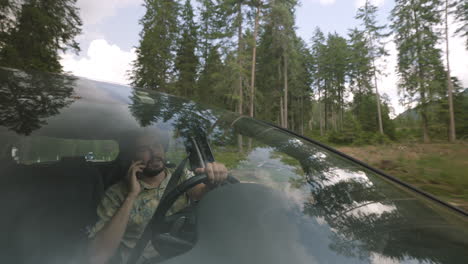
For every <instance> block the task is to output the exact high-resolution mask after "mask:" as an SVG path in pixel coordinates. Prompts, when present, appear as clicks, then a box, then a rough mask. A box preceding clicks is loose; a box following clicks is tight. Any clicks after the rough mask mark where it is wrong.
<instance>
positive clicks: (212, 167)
mask: <svg viewBox="0 0 468 264" xmlns="http://www.w3.org/2000/svg"><path fill="white" fill-rule="evenodd" d="M195 173H196V174H202V173H205V174H206V175H207V176H208V182H209V184H211V185H218V184H221V183H223V182H225V181H226V179H227V177H228V170H227V169H226V166H224V164H222V163H217V162H213V163H207V164H206V167H205V168H198V169H196V170H195Z"/></svg>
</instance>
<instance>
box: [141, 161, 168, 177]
mask: <svg viewBox="0 0 468 264" xmlns="http://www.w3.org/2000/svg"><path fill="white" fill-rule="evenodd" d="M152 165H153V164H152V161H151V160H150V161H148V163H147V164H146V167H145V168H144V169H143V175H145V176H146V177H156V176H158V175H159V174H160V173H161V172H162V171H163V170H164V169H165V168H166V165H165V163H164V162H163V163H162V165H161V166H158V167H156V168H155V167H154V166H152Z"/></svg>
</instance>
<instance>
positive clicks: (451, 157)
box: [340, 143, 468, 210]
mask: <svg viewBox="0 0 468 264" xmlns="http://www.w3.org/2000/svg"><path fill="white" fill-rule="evenodd" d="M340 149H341V150H342V151H344V152H345V153H348V154H350V155H351V156H354V157H357V158H358V159H361V160H363V161H366V162H368V163H369V164H370V165H372V166H374V167H378V168H380V169H381V170H383V171H385V172H387V173H389V174H390V175H392V176H395V177H397V178H399V179H401V180H403V181H405V182H408V183H410V184H412V185H414V186H416V187H418V188H420V189H422V190H424V191H426V192H428V193H431V194H433V195H435V196H437V197H439V198H440V199H442V200H445V201H447V202H450V203H452V204H454V205H457V206H460V207H462V208H464V209H465V210H468V144H466V143H460V144H411V145H407V146H404V149H402V145H392V146H366V147H359V148H358V147H353V148H340Z"/></svg>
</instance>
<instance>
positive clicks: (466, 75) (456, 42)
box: [440, 18, 468, 87]
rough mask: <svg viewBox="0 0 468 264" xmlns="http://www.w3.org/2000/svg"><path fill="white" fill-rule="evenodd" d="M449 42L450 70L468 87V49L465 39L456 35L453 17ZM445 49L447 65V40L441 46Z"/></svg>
mask: <svg viewBox="0 0 468 264" xmlns="http://www.w3.org/2000/svg"><path fill="white" fill-rule="evenodd" d="M449 24H450V25H449V26H450V27H449V28H450V30H449V33H450V34H449V36H450V37H449V44H450V70H451V74H452V76H456V77H458V79H460V81H461V82H462V84H463V87H468V50H466V46H465V39H464V38H462V37H459V36H454V33H455V29H456V28H457V24H455V23H453V18H450V20H449ZM440 48H441V49H442V51H443V55H444V56H443V57H444V65H446V57H447V56H445V54H446V53H445V42H443V45H441V46H440Z"/></svg>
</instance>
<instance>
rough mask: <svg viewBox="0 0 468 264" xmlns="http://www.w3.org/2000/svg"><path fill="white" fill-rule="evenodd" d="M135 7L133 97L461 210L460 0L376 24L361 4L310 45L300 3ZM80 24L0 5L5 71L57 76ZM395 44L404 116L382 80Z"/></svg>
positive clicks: (464, 128) (71, 8)
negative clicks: (142, 92) (356, 168)
mask: <svg viewBox="0 0 468 264" xmlns="http://www.w3.org/2000/svg"><path fill="white" fill-rule="evenodd" d="M143 6H144V9H145V13H144V16H143V17H142V18H141V19H140V21H139V23H140V26H141V32H140V33H139V43H138V45H137V47H136V54H137V57H136V60H135V61H133V64H132V67H131V68H132V70H131V71H130V72H129V76H130V79H131V85H132V86H134V87H141V88H146V89H150V90H155V91H158V92H163V93H168V94H172V95H175V96H181V97H185V98H188V99H190V100H193V101H196V102H200V103H202V104H205V105H208V106H211V107H217V108H223V109H226V110H229V111H233V112H236V113H238V114H240V115H246V116H250V117H253V118H257V119H260V120H264V121H266V122H269V123H273V124H275V125H278V126H281V127H284V128H287V129H289V130H292V131H294V132H296V133H299V134H302V135H305V136H308V137H310V138H312V139H315V140H318V141H321V142H324V143H327V144H330V145H332V146H334V147H336V148H338V149H339V150H341V151H343V152H345V153H347V154H350V155H352V156H355V157H358V159H361V160H363V161H365V162H367V163H369V164H371V165H373V166H375V167H378V168H380V169H382V170H384V171H387V172H389V173H390V174H391V175H395V176H397V177H399V178H402V179H404V180H406V181H407V182H410V183H412V184H414V185H416V186H418V187H420V188H422V189H423V190H426V191H429V192H431V193H434V194H436V195H439V196H440V197H442V198H444V199H447V200H448V201H450V202H452V203H453V204H457V205H459V206H462V207H463V206H464V207H465V208H468V202H467V201H468V191H467V190H468V179H467V177H466V173H465V171H466V164H467V163H466V156H467V154H468V153H467V152H466V151H467V149H468V148H467V147H466V146H467V143H466V142H467V141H466V139H468V89H467V88H465V87H464V86H463V84H462V82H461V80H459V79H458V78H457V77H456V76H453V75H452V72H451V68H450V67H451V66H452V65H451V62H450V60H449V58H450V56H449V54H450V52H451V51H450V49H449V47H450V45H449V41H450V39H451V37H453V36H452V35H451V34H450V32H455V35H456V36H458V37H460V38H461V39H463V40H464V41H465V43H464V45H465V47H466V49H468V1H467V0H395V1H394V8H393V10H392V11H391V14H390V16H389V17H388V18H387V19H386V20H385V21H381V20H382V19H378V17H379V15H380V10H379V9H378V7H377V6H375V5H374V4H373V1H370V0H367V1H365V3H364V5H363V6H362V7H360V8H359V9H358V10H357V12H356V14H355V17H354V18H355V19H356V21H357V23H356V24H357V25H359V26H358V27H356V28H349V29H348V33H347V34H346V35H340V34H338V33H335V32H324V31H323V30H322V29H320V28H318V27H315V25H310V31H311V32H312V33H313V37H312V38H311V39H303V38H302V37H300V36H299V35H298V33H297V26H296V11H297V9H298V8H300V1H298V0H144V1H143ZM82 24H83V22H82V20H81V17H80V10H79V8H78V7H77V0H60V1H58V0H1V1H0V67H9V68H16V69H22V70H35V71H43V72H54V73H64V70H63V67H62V65H61V64H60V55H61V54H63V53H64V52H70V51H72V52H76V53H77V54H78V53H79V52H80V45H79V42H77V40H76V37H78V36H80V34H81V33H82ZM390 44H394V45H395V47H396V50H397V67H396V68H395V69H390V70H393V71H395V72H396V73H397V76H398V83H396V84H395V87H397V89H398V94H399V99H400V102H401V103H402V104H403V105H404V106H405V108H406V111H405V112H403V113H401V114H399V115H396V113H395V112H394V110H393V109H392V105H391V104H390V98H389V96H388V95H386V94H385V93H382V92H381V90H382V89H381V87H379V82H378V80H379V79H380V78H382V76H383V75H384V74H385V70H384V65H382V64H384V63H382V62H385V60H386V58H388V56H389V48H388V47H389V45H390ZM467 59H468V58H467ZM387 70H388V69H387ZM465 85H466V84H465ZM379 89H380V90H379ZM427 143H432V144H427ZM453 143H457V144H453ZM233 144H234V145H236V146H233V150H232V153H230V156H231V157H233V158H232V159H233V160H237V159H238V158H236V157H238V156H243V155H246V152H245V151H244V150H245V149H249V148H246V147H245V146H247V145H248V143H247V142H246V140H244V141H243V140H242V137H238V139H237V142H236V143H233ZM239 152H240V153H241V155H239ZM225 162H227V163H226V164H228V163H229V160H227V161H225Z"/></svg>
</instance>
